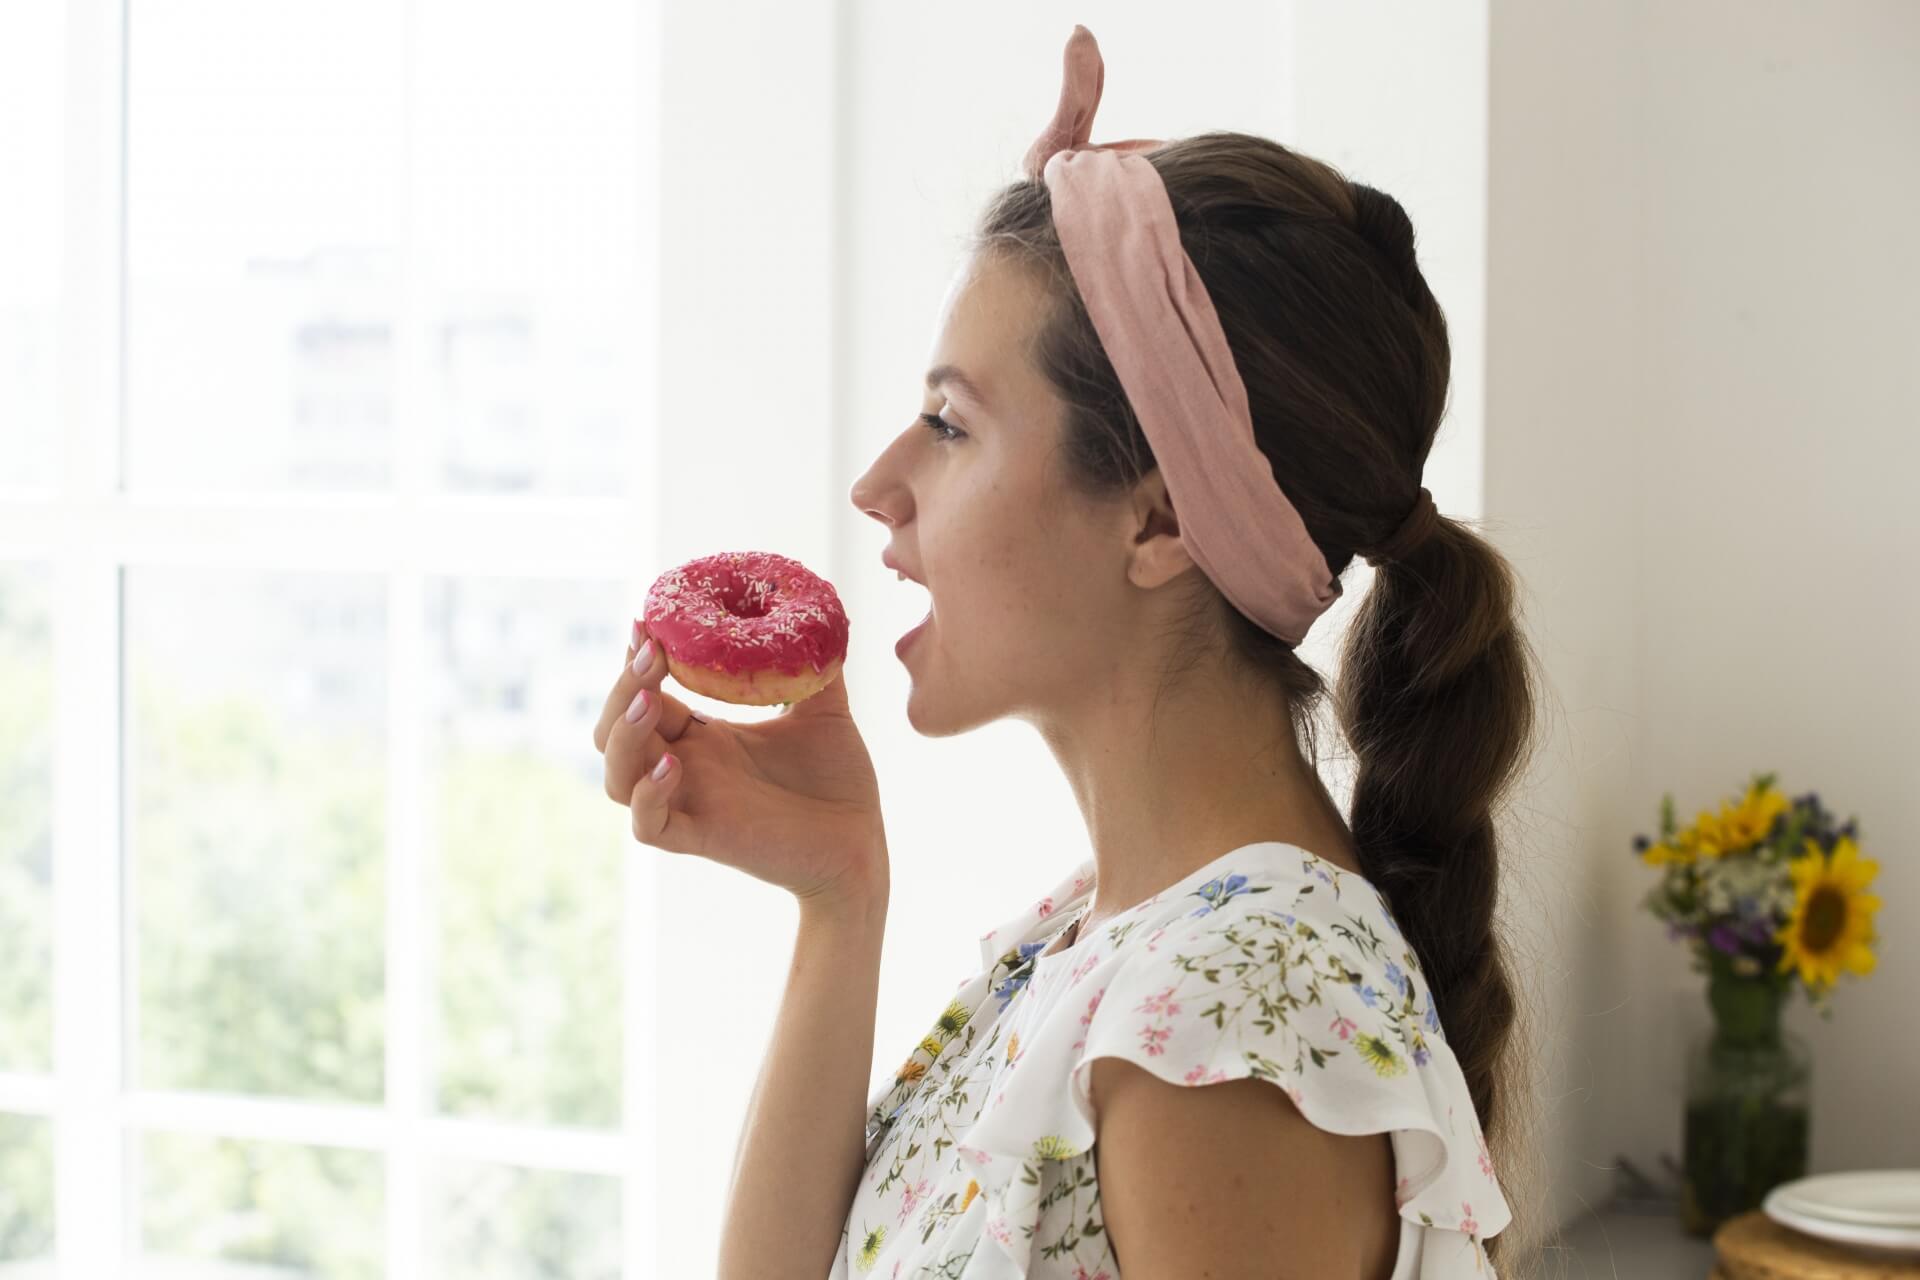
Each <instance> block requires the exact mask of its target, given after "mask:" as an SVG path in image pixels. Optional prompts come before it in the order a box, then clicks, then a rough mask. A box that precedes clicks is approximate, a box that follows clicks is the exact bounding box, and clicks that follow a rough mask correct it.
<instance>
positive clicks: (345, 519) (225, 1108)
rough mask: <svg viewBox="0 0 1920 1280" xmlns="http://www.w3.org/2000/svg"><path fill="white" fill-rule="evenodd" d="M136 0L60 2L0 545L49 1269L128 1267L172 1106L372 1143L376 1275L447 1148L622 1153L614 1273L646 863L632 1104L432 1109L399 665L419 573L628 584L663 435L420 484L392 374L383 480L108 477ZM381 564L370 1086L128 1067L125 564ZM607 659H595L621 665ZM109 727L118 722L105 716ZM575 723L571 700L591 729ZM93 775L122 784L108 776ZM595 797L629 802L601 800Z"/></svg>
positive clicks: (516, 1153) (423, 886) (645, 271)
mask: <svg viewBox="0 0 1920 1280" xmlns="http://www.w3.org/2000/svg"><path fill="white" fill-rule="evenodd" d="M125 5H126V0H71V2H70V3H69V4H68V5H67V6H66V40H67V46H66V55H65V70H66V83H65V90H64V100H65V109H66V120H65V126H64V128H65V143H66V153H65V173H66V177H65V187H64V192H63V195H64V201H65V205H64V217H63V219H62V224H63V227H64V235H65V242H64V246H63V252H64V266H63V280H62V284H63V296H62V301H61V322H60V342H61V353H60V365H59V375H58V376H59V385H60V393H61V398H60V401H59V403H60V422H59V435H60V441H61V444H60V449H59V452H58V454H57V459H56V461H57V466H58V468H59V474H58V477H57V479H56V482H55V486H54V487H53V488H52V489H51V490H48V491H42V492H30V493H24V494H22V493H6V494H4V495H0V558H5V559H8V560H25V561H26V562H28V563H44V564H47V565H48V566H49V567H50V568H51V571H52V595H51V599H52V610H53V618H52V635H53V665H54V693H53V717H54V722H53V796H52V804H53V824H52V825H53V837H52V862H53V896H54V905H53V916H54V942H53V950H54V960H53V975H52V982H53V1015H54V1016H53V1024H54V1030H53V1041H54V1043H53V1073H52V1075H51V1076H38V1075H27V1074H18V1073H15V1074H4V1073H0V1111H8V1112H19V1113H24V1114H29V1115H37V1116H44V1117H47V1118H49V1119H50V1120H51V1121H52V1123H53V1151H54V1184H55V1185H54V1211H55V1215H56V1226H55V1258H56V1262H57V1265H58V1267H59V1269H60V1272H61V1274H63V1275H69V1276H104V1275H115V1274H119V1273H120V1272H121V1270H122V1269H123V1266H124V1265H125V1263H126V1262H128V1261H130V1260H131V1259H132V1258H133V1257H134V1254H135V1250H136V1247H137V1244H138V1222H139V1219H138V1205H137V1203H136V1200H135V1196H136V1194H137V1192H136V1189H135V1188H133V1187H130V1186H129V1185H128V1183H127V1179H128V1175H129V1174H130V1172H131V1171H132V1169H133V1165H132V1164H131V1162H130V1161H129V1160H128V1158H127V1149H128V1142H127V1140H128V1138H129V1137H130V1136H133V1135H137V1134H138V1133H140V1132H143V1131H173V1132H185V1133H194V1134H203V1135H209V1136H220V1137H231V1138H240V1139H263V1140H274V1141H288V1142H297V1143H307V1144H313V1145H317V1146H332V1147H344V1148H350V1149H355V1150H362V1151H367V1152H371V1153H376V1154H378V1155H379V1156H381V1157H382V1158H383V1160H384V1162H385V1197H384V1207H385V1242H384V1254H385V1262H386V1274H387V1275H389V1276H394V1277H405V1276H416V1275H423V1274H426V1265H425V1264H426V1256H425V1254H426V1243H427V1239H428V1234H427V1231H428V1220H427V1205H426V1204H425V1203H424V1193H425V1189H426V1177H427V1175H428V1167H427V1162H428V1161H429V1160H430V1159H431V1158H434V1157H439V1156H452V1157H458V1158H468V1159H476V1160H486V1161H496V1162H499V1163H502V1164H507V1165H514V1166H519V1167H525V1168H533V1169H544V1170H555V1171H564V1172H579V1173H590V1174H602V1175H609V1176H614V1177H618V1178H620V1179H621V1236H622V1255H623V1256H622V1272H623V1274H624V1275H626V1276H628V1277H640V1276H646V1275H650V1274H652V1273H653V1270H654V1267H653V1262H654V1251H655V1247H656V1242H657V1241H658V1239H659V1232H658V1222H657V1209H656V1206H657V1195H656V1191H657V1180H656V1169H655V1159H654V1153H655V1149H656V1145H657V1144H656V1115H655V1097H656V1087H655V1079H656V1073H655V1060H654V1044H655V1039H654V1037H652V1036H651V1035H649V1034H647V1032H648V1030H650V1029H651V1028H652V1027H653V1026H654V1025H655V989H654V984H653V982H652V980H651V978H652V974H653V973H654V958H655V957H654V950H653V946H652V944H651V941H650V940H651V939H653V938H654V937H655V936H656V935H657V927H656V925H657V916H656V911H655V900H656V894H655V887H654V886H655V880H656V864H654V863H653V862H652V861H651V860H647V859H643V858H640V857H637V856H636V857H631V858H628V859H626V860H625V861H624V864H623V865H624V874H623V884H622V894H623V902H622V907H623V914H622V933H621V937H622V955H621V964H622V970H623V973H624V974H625V977H626V980H625V982H624V983H623V990H624V992H625V995H624V1000H623V1008H622V1010H621V1016H622V1019H623V1026H624V1028H625V1035H624V1036H623V1067H622V1107H621V1115H622V1127H621V1128H620V1129H619V1130H618V1131H606V1132H601V1131H586V1130H578V1129H568V1128H563V1127H557V1126H542V1125H528V1124H515V1123H498V1122H491V1121H484V1120H475V1119H465V1118H452V1117H445V1116H438V1115H435V1114H433V1113H432V1111H431V1109H430V1099H431V1094H432V1091H431V1088H430V1081H429V1080H428V1078H427V1064H426V1060H425V1056H424V1053H423V1045H422V1034H421V1028H422V1026H423V1025H425V1024H426V1018H425V1016H424V1015H425V1012H426V1008H427V1005H426V1000H427V995H428V992H429V991H430V989H431V988H430V980H429V974H428V967H427V966H428V962H429V960H430V956H429V948H428V947H427V945H426V939H427V938H428V936H429V929H430V921H431V919H432V917H431V914H430V913H431V911H432V908H433V903H432V902H431V901H430V900H429V898H430V896H431V889H430V886H431V879H430V878H429V877H427V876H426V875H425V871H426V868H425V867H424V866H423V865H422V864H423V858H422V853H423V850H422V848H421V836H422V832H423V827H422V814H421V797H422V795H423V792H422V781H423V779H422V776H421V775H422V764H423V762H422V759H421V752H422V749H423V738H422V724H421V720H422V716H423V714H424V711H425V708H423V707H421V706H420V705H419V704H418V703H417V701H415V700H413V699H411V698H410V697H409V696H408V695H407V694H406V693H405V692H404V691H406V690H410V689H417V688H420V687H422V685H423V683H424V682H423V681H422V680H421V678H420V677H421V674H422V669H423V667H424V664H425V661H426V650H425V643H424V642H425V639H426V637H425V634H424V628H425V609H424V603H425V601H424V591H425V584H426V580H427V577H428V575H430V574H433V575H441V574H462V573H472V574H528V575H541V576H547V577H555V578H577V577H583V576H594V577H599V578H607V579H613V580H616V581H620V582H622V583H623V585H624V587H625V590H626V593H627V596H628V598H630V599H636V600H637V599H638V598H639V596H638V595H637V594H636V593H635V590H634V588H635V587H636V585H637V586H640V587H644V585H645V584H644V582H637V581H636V579H635V576H634V575H635V567H636V566H645V565H648V564H651V563H653V560H654V557H653V555H652V554H651V552H652V549H653V547H654V546H655V545H656V539H655V528H654V525H653V524H652V522H651V521H650V520H647V519H646V518H645V515H646V513H648V512H649V511H650V504H649V503H648V502H647V501H645V499H646V497H647V496H648V492H649V491H648V488H647V485H648V478H649V477H651V476H653V475H655V474H656V470H655V468H654V467H653V466H652V465H651V463H652V457H651V453H652V450H653V441H652V438H651V436H650V435H648V433H646V432H644V431H640V432H634V433H632V438H631V439H630V440H629V441H628V442H627V445H626V447H627V450H628V456H626V457H623V458H620V459H616V460H613V465H616V466H618V467H619V468H620V472H621V474H622V475H623V476H625V477H627V486H628V488H627V490H626V491H625V492H624V493H623V495H622V496H621V497H618V498H581V499H506V500H502V499H493V498H454V497H446V496H441V495H436V494H434V493H433V492H432V491H431V487H430V482H429V477H430V472H429V466H430V458H429V456H428V453H427V449H426V445H425V441H426V439H427V432H426V431H424V430H423V429H422V427H423V426H424V425H425V423H424V419H423V416H422V415H423V413H425V412H426V411H428V410H430V408H431V406H427V405H421V404H418V403H409V400H410V397H411V388H412V385H413V384H412V381H411V379H409V378H407V377H405V376H403V377H402V378H401V379H400V381H399V384H398V396H399V404H398V408H399V412H398V413H397V414H396V423H397V426H396V437H395V447H396V455H395V460H396V469H395V475H396V479H395V486H394V489H393V491H392V493H391V494H390V495H380V496H371V497H357V496H332V495H323V496H306V495H293V496H274V495H269V496H263V497H257V498H256V497H246V498H239V499H235V498H229V497H225V496H207V497H199V496H191V495H188V496H173V495H168V496H164V497H149V496H144V495H129V494H126V493H124V492H122V491H121V489H120V475H121V470H122V454H123V449H122V441H123V426H124V422H125V396H124V368H125V360H124V356H125V330H124V313H125V308H124V299H125V263H126V253H125V246H126V198H125V197H126V190H125V174H126V165H125V155H124V145H125V140H126V137H127V131H126V105H127V96H126V90H127V77H126V67H127V61H126V33H127V17H126V7H125ZM641 25H642V37H641V40H640V42H639V43H640V47H639V48H637V49H636V50H635V51H634V56H635V58H636V60H637V62H638V67H637V74H638V75H639V76H640V84H641V85H642V86H646V85H650V84H657V83H658V81H659V61H660V54H659V48H658V40H659V34H660V33H659V29H658V26H657V23H656V24H655V25H649V24H648V23H646V22H643V23H642V24H641ZM639 98H640V110H641V112H642V113H643V119H642V121H641V129H640V136H641V138H642V141H643V152H642V154H638V155H636V156H634V157H633V162H634V163H635V164H636V165H638V166H639V168H640V200H639V203H638V207H639V210H640V220H641V222H642V224H643V225H641V226H640V227H638V228H636V233H637V234H638V235H639V236H640V243H641V245H642V246H647V245H651V244H653V243H654V242H655V240H656V239H657V235H656V231H655V226H656V224H657V218H658V214H657V208H658V205H657V192H658V183H657V181H656V179H655V177H654V170H655V169H656V167H657V165H656V160H655V157H654V156H652V155H649V154H646V153H645V151H644V148H645V147H651V146H654V145H655V138H656V137H657V129H656V126H655V120H656V115H655V113H656V112H657V109H658V104H657V102H656V101H654V100H653V99H652V97H651V95H649V94H647V93H644V92H643V93H641V94H640V95H639ZM638 256H639V263H640V272H641V280H640V288H641V296H642V297H653V296H657V289H656V288H655V285H656V283H657V277H656V274H655V273H656V270H657V266H656V262H655V260H654V257H653V255H652V254H651V253H646V252H643V253H640V254H639V255H638ZM424 301H425V299H424V298H423V297H422V296H421V290H420V286H419V283H418V281H417V280H416V279H413V278H412V277H410V278H409V281H408V284H407V296H406V302H405V304H404V305H405V308H406V315H405V316H404V317H403V320H402V323H401V325H400V326H399V328H398V334H397V345H398V348H399V351H398V354H399V358H400V360H401V362H402V368H405V367H406V362H407V361H409V360H411V359H413V358H414V356H413V350H414V347H415V345H416V344H417V342H418V340H419V333H420V332H421V330H420V328H419V325H418V324H417V320H418V318H419V317H420V316H421V315H422V314H423V311H424V306H423V304H424ZM656 339H657V321H656V317H655V314H654V313H653V312H652V311H651V310H650V309H642V311H641V314H640V317H639V320H638V321H637V323H636V327H635V332H634V333H633V335H632V340H633V341H632V350H633V352H634V360H633V362H632V364H631V366H630V367H631V369H632V376H633V379H634V382H635V384H636V386H639V387H642V388H646V387H652V386H654V385H655V378H656V373H657V368H658V364H657V359H656V354H655V345H656ZM140 563H166V564H173V565H199V566H229V567H243V566H244V567H256V568H257V567H269V568H277V569H286V570H313V569H336V570H359V571H362V572H377V573H380V574H381V575H383V576H384V577H385V578H386V579H387V581H388V582H389V596H388V614H387V617H388V629H387V649H386V660H387V662H388V664H389V670H390V671H391V673H392V679H391V681H390V684H389V688H390V689H392V690H395V691H398V692H395V693H394V694H393V695H392V696H391V697H390V698H389V704H388V719H387V725H386V729H387V735H388V743H389V751H388V761H387V770H388V772H387V782H388V787H387V794H388V797H389V800H388V808H387V814H386V817H387V827H388V831H389V836H388V845H387V850H386V857H387V863H386V888H387V910H386V936H385V944H386V968H387V985H386V997H387V1008H388V1010H389V1016H388V1018H387V1026H386V1060H385V1072H386V1074H385V1079H386V1086H387V1087H386V1096H385V1100H384V1102H383V1103H382V1104H379V1105H359V1106H356V1105H340V1104H329V1103H324V1102H309V1101H302V1100H295V1099H281V1098H254V1097H240V1096H233V1095H228V1094H220V1093H203V1092H187V1091H163V1090H143V1089H138V1088H135V1087H134V1086H133V1082H132V1080H131V1079H129V1078H128V1076H127V1073H126V1071H125V1067H126V1064H127V1063H128V1062H129V1055H128V1052H127V1050H128V1048H129V1046H130V1045H133V1044H135V1043H137V1041H136V1038H135V1036H134V1034H133V1026H134V1024H133V1021H132V1018H133V1014H134V1013H135V1010H133V1009H132V1007H131V1005H130V1003H129V1002H128V1001H127V999H126V996H127V993H129V992H130V991H134V990H137V983H136V982H135V981H134V979H133V971H132V964H133V959H134V951H133V949H132V947H131V946H130V941H131V939H130V933H129V929H130V926H131V923H132V920H133V914H132V912H131V910H130V909H129V908H130V903H131V901H132V897H131V891H132V884H131V878H130V876H129V874H128V872H129V867H130V862H131V860H130V859H129V858H127V856H126V849H127V837H128V834H129V833H128V832H127V830H126V812H127V810H126V796H127V794H128V793H129V789H128V787H127V778H126V771H125V767H124V765H125V761H124V753H123V743H124V737H125V725H126V722H125V717H124V711H123V700H122V687H123V683H124V675H123V655H124V653H125V639H126V637H125V630H124V628H125V615H124V609H123V604H124V596H123V571H124V569H125V568H126V567H127V566H128V565H130V564H135V565H137V564H140ZM610 676H611V673H610ZM106 726H113V727H112V728H111V729H107V728H106ZM589 729H590V726H587V725H582V727H581V733H582V736H583V738H584V737H585V736H586V734H587V733H588V732H589ZM106 780H113V781H114V782H115V783H116V785H114V786H110V787H109V786H104V785H103V783H104V782H105V781H106ZM608 821H609V822H611V823H620V822H622V817H621V815H620V814H619V812H618V811H617V810H616V809H614V808H613V807H612V806H611V805H609V809H608Z"/></svg>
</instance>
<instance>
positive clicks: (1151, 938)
mask: <svg viewBox="0 0 1920 1280" xmlns="http://www.w3.org/2000/svg"><path fill="white" fill-rule="evenodd" d="M1166 931H1167V926H1165V925H1161V926H1160V927H1159V928H1158V929H1155V930H1154V931H1153V932H1152V933H1151V934H1149V935H1147V950H1149V951H1158V950H1159V949H1160V948H1158V947H1156V946H1154V945H1153V944H1154V943H1156V942H1158V941H1160V935H1161V934H1163V933H1165V932H1166Z"/></svg>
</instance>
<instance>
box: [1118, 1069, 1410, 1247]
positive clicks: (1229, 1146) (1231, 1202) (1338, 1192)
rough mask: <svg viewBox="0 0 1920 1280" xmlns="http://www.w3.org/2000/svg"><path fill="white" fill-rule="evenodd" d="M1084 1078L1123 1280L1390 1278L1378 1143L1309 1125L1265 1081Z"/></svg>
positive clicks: (1387, 1198)
mask: <svg viewBox="0 0 1920 1280" xmlns="http://www.w3.org/2000/svg"><path fill="white" fill-rule="evenodd" d="M1090 1074H1091V1079H1090V1081H1089V1087H1090V1090H1091V1092H1092V1095H1093V1104H1094V1109H1095V1115H1096V1119H1095V1139H1094V1148H1093V1154H1094V1161H1095V1171H1096V1174H1097V1176H1098V1178H1099V1182H1100V1204H1101V1209H1102V1214H1103V1217H1104V1219H1105V1224H1106V1231H1107V1238H1108V1241H1109V1243H1110V1244H1111V1245H1112V1247H1113V1251H1114V1256H1115V1258H1116V1259H1117V1260H1118V1262H1119V1264H1120V1266H1121V1268H1122V1269H1123V1273H1124V1274H1125V1275H1126V1277H1127V1280H1167V1278H1169V1277H1174V1276H1195V1275H1205V1276H1210V1277H1214V1278H1215V1280H1237V1278H1239V1277H1247V1278H1248V1280H1251V1278H1252V1277H1255V1276H1259V1277H1262V1278H1263V1280H1271V1278H1272V1277H1287V1278H1289V1280H1291V1278H1292V1277H1330V1276H1349V1277H1353V1280H1385V1278H1386V1277H1387V1275H1388V1274H1389V1273H1390V1272H1391V1271H1392V1269H1393V1262H1394V1257H1395V1255H1396V1253H1397V1252H1398V1248H1399V1240H1400V1221H1399V1215H1398V1214H1397V1212H1396V1211H1395V1209H1394V1199H1393V1172H1394V1171H1393V1149H1392V1146H1391V1144H1390V1142H1389V1140H1388V1137H1387V1135H1386V1134H1384V1133H1374V1134H1366V1135H1363V1136H1358V1137H1355V1136H1348V1135H1346V1134H1336V1133H1329V1132H1327V1131H1326V1130H1324V1129H1318V1128H1315V1127H1314V1126H1313V1125H1312V1124H1311V1123H1309V1122H1308V1120H1307V1119H1306V1117H1305V1116H1303V1115H1301V1114H1300V1112H1299V1110H1298V1108H1296V1107H1295V1106H1294V1105H1293V1102H1292V1100H1291V1099H1289V1098H1288V1097H1287V1095H1286V1093H1285V1092H1284V1091H1283V1090H1282V1089H1280V1088H1279V1087H1278V1086H1277V1085H1275V1084H1274V1083H1272V1082H1271V1081H1268V1080H1260V1079H1239V1080H1226V1081H1221V1082H1218V1083H1215V1084H1206V1085H1182V1084H1173V1083H1169V1082H1168V1081H1165V1080H1162V1079H1161V1078H1160V1077H1158V1076H1156V1075H1154V1074H1153V1073H1152V1072H1150V1071H1148V1070H1146V1069H1145V1068H1144V1067H1141V1066H1139V1065H1137V1064H1135V1063H1132V1062H1129V1061H1127V1060H1126V1059H1124V1058H1114V1057H1101V1058H1095V1059H1094V1060H1093V1065H1092V1068H1091V1073H1090ZM1276 1266H1278V1268H1279V1269H1276Z"/></svg>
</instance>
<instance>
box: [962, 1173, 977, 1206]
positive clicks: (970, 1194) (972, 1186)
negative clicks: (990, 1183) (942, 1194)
mask: <svg viewBox="0 0 1920 1280" xmlns="http://www.w3.org/2000/svg"><path fill="white" fill-rule="evenodd" d="M979 1194H980V1184H979V1183H977V1182H975V1181H973V1180H972V1179H971V1178H969V1179H968V1180H967V1198H966V1199H965V1200H962V1201H961V1202H960V1212H962V1213H965V1212H966V1211H967V1206H968V1205H970V1204H972V1203H973V1198H974V1197H975V1196H977V1195H979Z"/></svg>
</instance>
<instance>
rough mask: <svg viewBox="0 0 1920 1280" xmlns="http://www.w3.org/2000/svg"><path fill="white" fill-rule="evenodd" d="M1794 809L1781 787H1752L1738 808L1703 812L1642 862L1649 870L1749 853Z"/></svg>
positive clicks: (1645, 852) (1651, 850)
mask: <svg viewBox="0 0 1920 1280" xmlns="http://www.w3.org/2000/svg"><path fill="white" fill-rule="evenodd" d="M1791 807H1792V802H1791V801H1789V800H1788V799H1787V797H1786V793H1785V792H1783V791H1781V790H1780V789H1779V788H1778V787H1775V786H1771V785H1769V786H1766V787H1761V786H1758V785H1752V786H1749V787H1748V788H1747V790H1746V794H1745V795H1743V796H1742V797H1741V799H1740V803H1739V804H1738V805H1737V806H1735V805H1731V804H1727V803H1725V802H1724V801H1723V802H1722V803H1721V805H1720V812H1719V813H1717V814H1716V813H1714V812H1713V811H1712V810H1711V809H1702V810H1701V811H1700V813H1699V816H1698V817H1696V818H1695V819H1694V822H1693V825H1692V826H1690V827H1683V828H1682V829H1680V830H1679V831H1676V832H1674V833H1673V842H1672V843H1671V844H1668V843H1665V842H1662V843H1659V844H1650V845H1648V846H1647V847H1646V848H1645V849H1643V850H1641V851H1640V860H1641V861H1642V862H1644V863H1646V864H1647V865H1648V866H1650V867H1659V866H1665V865H1667V864H1668V863H1679V864H1681V865H1687V864H1690V863H1693V862H1696V861H1698V860H1700V859H1701V858H1718V857H1721V856H1723V855H1725V854H1729V853H1735V852H1738V851H1740V850H1743V849H1750V848H1752V847H1753V846H1754V845H1756V844H1758V843H1760V842H1761V841H1762V840H1764V839H1766V836H1767V832H1768V831H1770V830H1771V829H1772V828H1773V822H1774V819H1775V818H1777V817H1779V816H1780V815H1781V814H1782V813H1784V812H1786V811H1787V810H1788V809H1790V808H1791Z"/></svg>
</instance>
